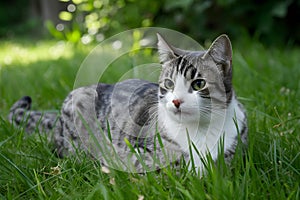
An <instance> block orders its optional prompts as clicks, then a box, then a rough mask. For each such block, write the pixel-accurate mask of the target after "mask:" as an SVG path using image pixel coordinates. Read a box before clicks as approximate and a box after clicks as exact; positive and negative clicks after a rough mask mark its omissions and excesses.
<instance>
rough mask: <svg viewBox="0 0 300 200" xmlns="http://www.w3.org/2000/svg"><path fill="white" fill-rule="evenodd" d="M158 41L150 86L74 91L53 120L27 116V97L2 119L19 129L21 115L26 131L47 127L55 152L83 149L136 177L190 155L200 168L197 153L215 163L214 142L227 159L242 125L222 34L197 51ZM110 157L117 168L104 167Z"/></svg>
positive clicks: (243, 134)
mask: <svg viewBox="0 0 300 200" xmlns="http://www.w3.org/2000/svg"><path fill="white" fill-rule="evenodd" d="M158 38H159V42H158V49H159V53H160V59H161V62H162V72H161V75H160V78H159V83H158V84H155V83H150V82H147V81H143V80H138V79H130V80H126V81H123V82H119V83H117V84H115V85H108V84H103V83H99V84H98V85H93V86H89V87H82V88H78V89H76V90H74V91H72V92H71V93H70V94H69V95H68V97H67V98H66V100H65V101H64V103H63V106H62V109H61V114H60V116H59V117H57V116H56V115H55V114H53V113H44V114H43V115H42V114H41V113H40V112H37V111H29V108H30V104H31V99H30V98H29V97H23V98H22V99H21V100H19V101H18V102H16V103H15V104H14V106H13V107H12V108H11V113H10V116H9V118H10V120H11V121H12V122H14V123H17V124H20V123H21V120H22V119H23V118H24V116H27V122H28V123H27V125H26V130H27V131H28V132H30V131H32V130H34V127H35V126H36V123H37V122H38V121H40V125H39V129H40V130H41V131H49V129H52V128H53V127H54V126H55V128H54V129H53V130H54V131H53V132H54V133H53V139H54V142H55V144H56V148H57V153H58V154H59V155H61V156H65V155H68V154H70V153H74V152H75V150H77V149H83V150H85V151H87V152H89V153H90V154H91V155H92V156H93V157H95V158H98V159H100V160H101V162H102V163H104V164H105V165H108V166H111V167H117V168H118V169H122V170H132V169H134V170H136V171H138V172H141V171H144V170H145V169H157V168H159V167H161V166H162V165H166V164H169V163H170V162H174V161H178V160H179V159H180V158H181V157H184V158H185V160H186V161H189V160H190V159H191V157H193V162H194V164H195V166H196V167H197V168H198V169H199V170H200V171H202V167H203V164H202V162H201V159H200V156H199V154H200V155H201V156H202V158H205V155H207V153H210V154H211V156H212V158H213V160H216V159H217V157H218V153H219V152H220V149H219V147H220V143H221V142H222V141H223V145H221V146H223V148H224V153H225V156H226V157H227V158H231V157H232V155H233V154H234V152H235V147H236V145H237V142H238V137H239V135H240V136H241V139H242V141H243V142H246V136H247V124H246V115H245V112H244V110H243V108H242V106H241V104H240V103H239V102H238V101H237V99H236V97H235V94H234V91H233V89H232V83H231V80H232V66H231V65H232V64H231V56H232V55H231V54H232V52H231V44H230V41H229V39H228V37H227V36H225V35H222V36H220V37H219V38H218V39H216V41H215V42H214V43H213V44H212V46H211V47H210V48H209V50H207V51H198V52H190V51H184V50H180V49H176V48H173V47H171V46H170V45H168V44H167V43H166V42H165V41H164V40H163V39H162V38H161V37H160V36H158ZM41 116H43V117H42V120H40V118H41ZM25 118H26V117H25ZM56 119H57V120H56ZM55 122H56V123H55ZM129 143H130V144H129ZM133 150H135V151H133ZM141 159H142V160H141ZM116 160H118V161H120V163H122V164H121V166H116V165H115V164H114V162H112V161H116Z"/></svg>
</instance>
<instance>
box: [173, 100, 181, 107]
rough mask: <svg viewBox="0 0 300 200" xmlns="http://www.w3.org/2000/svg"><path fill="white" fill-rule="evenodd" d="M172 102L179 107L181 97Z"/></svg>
mask: <svg viewBox="0 0 300 200" xmlns="http://www.w3.org/2000/svg"><path fill="white" fill-rule="evenodd" d="M172 102H173V104H174V106H175V107H176V108H179V107H180V104H181V103H182V101H181V100H180V99H174V100H173V101H172Z"/></svg>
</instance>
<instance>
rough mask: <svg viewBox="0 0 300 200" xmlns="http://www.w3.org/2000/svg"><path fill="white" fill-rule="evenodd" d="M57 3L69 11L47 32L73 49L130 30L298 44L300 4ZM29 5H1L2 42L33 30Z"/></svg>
mask: <svg viewBox="0 0 300 200" xmlns="http://www.w3.org/2000/svg"><path fill="white" fill-rule="evenodd" d="M56 1H61V2H64V3H65V4H67V6H66V9H64V10H61V11H60V13H59V14H58V17H59V18H60V20H61V22H60V23H58V24H54V23H53V22H47V23H46V26H47V29H48V30H49V32H50V33H51V35H52V36H54V37H55V38H59V39H63V40H67V41H71V42H73V43H78V42H82V43H84V44H88V43H90V42H92V41H102V40H103V39H105V38H106V37H109V36H111V35H113V34H116V33H119V32H121V31H125V30H128V29H132V28H138V27H149V26H159V27H165V28H170V29H174V30H177V31H180V32H182V33H185V34H188V35H190V36H191V37H193V38H194V39H196V40H198V41H203V40H204V39H206V38H210V39H212V38H214V37H216V36H217V35H219V34H221V33H227V34H228V35H229V36H230V37H231V38H233V39H237V38H239V37H241V36H245V35H249V36H251V37H255V38H256V39H258V40H259V41H262V42H264V43H266V44H275V45H278V44H281V45H285V44H291V45H292V44H295V43H296V44H300V29H299V27H300V20H299V19H300V12H299V10H300V0H265V1H259V0H254V1H253V0H240V1H238V0H215V1H213V0H56ZM36 2H38V1H36ZM26 5H28V1H26V0H12V1H5V2H4V1H3V2H1V3H0V25H1V26H0V36H3V35H4V34H3V32H4V31H6V32H7V29H9V28H12V27H14V26H15V25H16V24H18V23H19V24H20V25H21V26H19V27H21V28H20V29H22V30H25V28H26V27H25V26H27V27H28V26H31V25H30V24H32V23H30V22H29V23H28V22H27V23H24V19H25V18H24V15H30V12H28V10H27V11H26V9H24V8H25V7H26ZM26 12H27V14H26ZM22 20H23V21H22ZM20 22H22V23H20ZM1 31H2V32H1Z"/></svg>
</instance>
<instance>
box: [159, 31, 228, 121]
mask: <svg viewBox="0 0 300 200" xmlns="http://www.w3.org/2000/svg"><path fill="white" fill-rule="evenodd" d="M158 52H159V56H160V61H161V63H162V71H161V74H160V78H159V88H160V89H159V94H158V95H159V106H160V107H161V108H162V109H164V111H165V112H166V113H167V114H168V115H169V116H170V117H172V118H174V119H175V120H176V119H177V120H180V121H182V120H184V121H199V117H200V116H202V117H203V116H204V118H205V117H206V118H209V116H210V113H211V112H212V110H218V109H219V110H221V109H224V108H226V106H227V105H228V103H229V102H230V100H231V98H232V62H231V59H232V48H231V42H230V40H229V38H228V37H227V36H226V35H221V36H219V37H218V38H217V39H216V40H215V41H214V42H213V43H212V45H211V46H210V48H209V49H208V50H206V51H187V50H182V49H179V48H175V47H173V46H172V45H170V44H168V43H167V42H166V41H165V40H164V39H163V38H162V37H161V36H160V35H159V34H158Z"/></svg>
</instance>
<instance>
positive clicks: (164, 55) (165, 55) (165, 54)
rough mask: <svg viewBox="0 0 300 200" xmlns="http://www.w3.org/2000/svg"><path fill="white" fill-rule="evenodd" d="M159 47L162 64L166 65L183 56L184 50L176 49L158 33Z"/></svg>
mask: <svg viewBox="0 0 300 200" xmlns="http://www.w3.org/2000/svg"><path fill="white" fill-rule="evenodd" d="M157 40H158V42H157V47H158V53H159V58H160V62H161V63H165V62H167V61H170V60H172V59H174V58H177V57H178V56H180V55H181V54H183V52H182V50H180V49H178V48H175V47H173V46H171V45H169V44H168V43H167V41H166V40H165V39H164V38H163V37H162V36H161V35H160V34H159V33H157Z"/></svg>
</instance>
